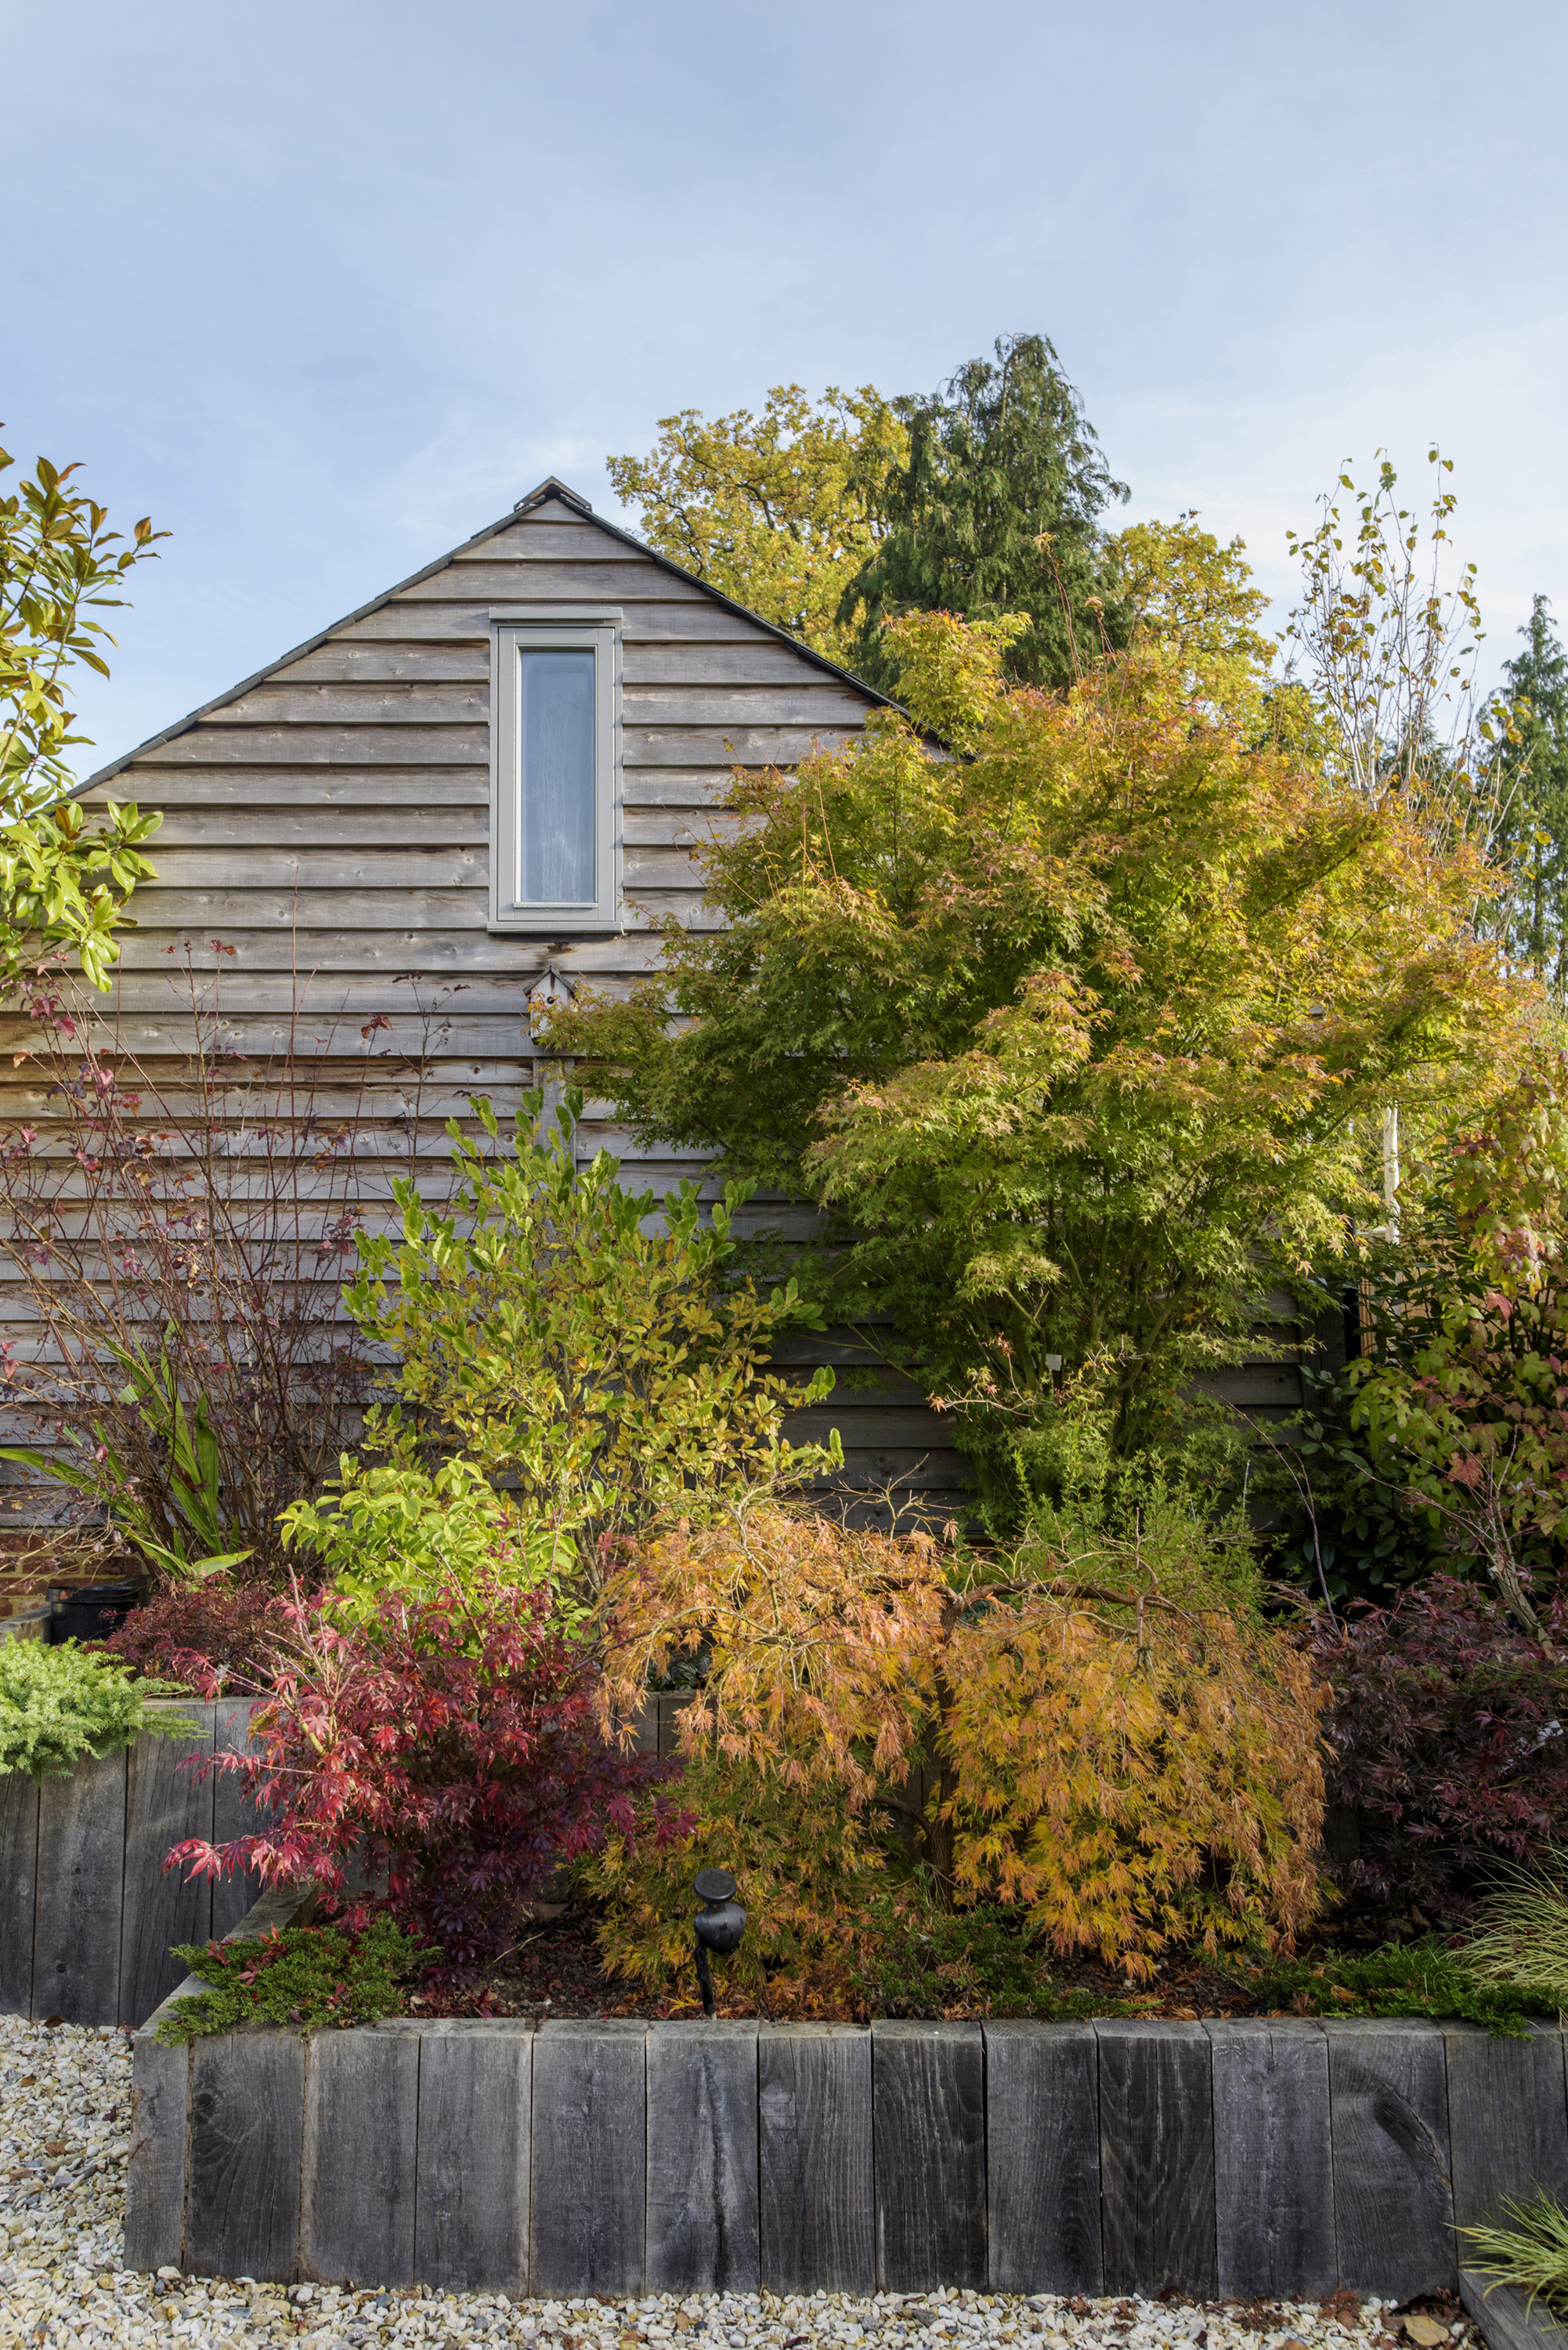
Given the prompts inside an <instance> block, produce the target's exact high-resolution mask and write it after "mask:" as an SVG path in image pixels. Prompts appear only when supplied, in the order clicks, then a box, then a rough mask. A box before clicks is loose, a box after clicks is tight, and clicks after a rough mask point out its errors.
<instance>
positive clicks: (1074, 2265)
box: [985, 2023, 1105, 2293]
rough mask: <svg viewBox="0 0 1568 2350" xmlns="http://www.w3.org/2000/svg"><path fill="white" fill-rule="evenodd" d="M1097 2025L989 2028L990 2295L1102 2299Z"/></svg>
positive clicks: (997, 2025)
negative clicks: (1088, 2295)
mask: <svg viewBox="0 0 1568 2350" xmlns="http://www.w3.org/2000/svg"><path fill="white" fill-rule="evenodd" d="M1097 2070H1098V2058H1097V2052H1096V2040H1095V2027H1094V2025H1093V2024H1092V2023H988V2024H987V2025H986V2026H985V2168H986V2234H987V2240H988V2249H989V2258H990V2283H991V2290H992V2293H1099V2292H1100V2291H1101V2290H1102V2289H1103V2281H1104V2274H1105V2270H1104V2262H1103V2258H1102V2253H1101V2247H1100V2114H1099V2083H1098V2078H1097Z"/></svg>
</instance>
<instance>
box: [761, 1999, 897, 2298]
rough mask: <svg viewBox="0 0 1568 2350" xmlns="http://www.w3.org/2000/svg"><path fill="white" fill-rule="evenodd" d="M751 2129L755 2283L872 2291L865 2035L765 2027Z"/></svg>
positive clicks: (837, 2029) (849, 2027)
mask: <svg viewBox="0 0 1568 2350" xmlns="http://www.w3.org/2000/svg"><path fill="white" fill-rule="evenodd" d="M757 2129H758V2146H757V2174H758V2199H759V2201H760V2203H761V2206H762V2278H763V2285H764V2286H765V2287H766V2288H767V2290H768V2291H769V2292H770V2293H815V2292H816V2291H817V2290H818V2289H820V2290H821V2291H823V2292H825V2293H872V2292H874V2291H875V2289H876V2284H877V2252H876V2204H875V2196H874V2192H873V2185H872V2165H871V2034H870V2033H869V2032H868V2031H867V2029H866V2028H865V2027H864V2026H863V2025H859V2024H852V2023H764V2024H763V2028H762V2031H761V2033H759V2035H758V2040H757Z"/></svg>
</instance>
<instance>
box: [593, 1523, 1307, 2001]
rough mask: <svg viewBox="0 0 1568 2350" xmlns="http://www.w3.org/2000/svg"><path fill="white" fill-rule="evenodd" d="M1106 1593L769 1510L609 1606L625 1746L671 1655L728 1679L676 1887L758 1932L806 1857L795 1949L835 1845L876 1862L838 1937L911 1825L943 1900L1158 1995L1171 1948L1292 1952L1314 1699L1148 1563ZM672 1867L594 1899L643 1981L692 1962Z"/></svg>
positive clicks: (642, 1577) (666, 1564)
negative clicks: (723, 1904)
mask: <svg viewBox="0 0 1568 2350" xmlns="http://www.w3.org/2000/svg"><path fill="white" fill-rule="evenodd" d="M1118 1566H1119V1570H1120V1571H1119V1572H1115V1570H1116V1569H1117V1568H1118ZM1097 1567H1098V1572H1099V1575H1100V1576H1101V1578H1102V1579H1100V1580H1096V1581H1095V1582H1092V1583H1090V1582H1085V1581H1084V1580H1083V1579H1082V1578H1081V1577H1078V1576H1075V1575H1074V1574H1073V1573H1072V1572H1070V1571H1069V1570H1068V1569H1067V1568H1066V1567H1065V1566H1064V1564H1063V1563H1062V1562H1061V1561H1060V1560H1059V1559H1057V1560H1053V1559H1051V1558H1050V1557H1049V1556H1044V1557H1043V1556H1041V1555H1039V1554H1038V1553H1036V1554H1034V1555H1031V1556H1030V1557H1028V1559H1027V1560H1023V1559H1021V1560H1019V1561H1015V1562H1013V1564H1012V1567H1010V1568H1007V1569H1004V1570H1003V1571H1001V1572H999V1573H997V1574H995V1575H990V1576H989V1577H986V1578H982V1577H981V1575H980V1574H979V1573H978V1571H977V1570H976V1569H975V1567H974V1563H973V1562H972V1561H970V1562H965V1561H963V1560H961V1558H959V1557H957V1556H956V1555H952V1554H949V1555H946V1557H944V1555H943V1553H942V1552H941V1551H940V1548H939V1546H938V1545H937V1544H935V1543H934V1542H932V1541H931V1540H929V1538H928V1537H925V1536H920V1535H915V1536H911V1537H909V1538H906V1539H897V1538H894V1537H891V1536H888V1535H884V1534H873V1533H869V1532H850V1531H846V1530H845V1529H844V1528H842V1527H837V1526H834V1525H831V1524H829V1523H826V1522H824V1521H823V1520H821V1519H819V1518H816V1517H814V1516H811V1515H809V1514H807V1513H805V1512H801V1513H791V1512H790V1511H787V1510H784V1509H783V1508H781V1507H779V1506H778V1505H777V1504H776V1503H772V1502H768V1503H759V1504H757V1505H755V1506H752V1507H742V1508H737V1509H735V1510H732V1511H731V1512H730V1513H728V1514H726V1515H724V1516H723V1517H722V1518H719V1519H717V1520H715V1521H712V1522H710V1523H706V1524H702V1525H693V1524H691V1523H685V1522H683V1523H681V1524H680V1526H679V1527H677V1528H674V1529H672V1530H670V1531H669V1532H667V1533H665V1534H661V1535H659V1536H658V1537H657V1538H655V1539H653V1540H650V1541H649V1542H647V1543H645V1544H641V1545H640V1546H639V1547H637V1548H636V1549H635V1550H634V1551H633V1552H632V1553H631V1555H629V1556H628V1559H627V1560H626V1561H625V1562H623V1564H622V1565H620V1566H619V1567H618V1569H617V1570H616V1572H615V1574H614V1575H613V1576H612V1578H611V1580H610V1582H609V1584H608V1586H607V1591H606V1603H607V1615H606V1622H607V1650H608V1657H609V1670H608V1675H607V1683H606V1690H605V1696H604V1700H603V1703H604V1706H605V1711H606V1719H607V1720H608V1718H609V1716H610V1713H611V1711H619V1712H620V1713H621V1714H622V1715H623V1716H626V1715H629V1714H630V1713H631V1712H632V1711H634V1710H635V1706H636V1702H637V1700H638V1697H639V1693H640V1691H641V1690H642V1689H643V1688H644V1687H645V1686H646V1684H647V1680H648V1679H649V1677H654V1678H657V1677H658V1676H659V1675H660V1674H661V1673H663V1672H665V1671H667V1670H668V1669H669V1667H670V1664H671V1663H672V1662H673V1661H674V1660H675V1659H677V1658H678V1657H679V1656H680V1655H682V1654H686V1655H692V1656H700V1657H701V1658H702V1659H705V1660H706V1679H705V1681H704V1685H703V1688H702V1690H701V1694H700V1697H699V1699H698V1700H696V1701H695V1702H693V1703H692V1704H691V1706H690V1707H689V1708H688V1709H687V1710H686V1712H685V1715H684V1717H683V1721H682V1731H681V1735H682V1743H683V1746H684V1749H685V1751H686V1752H687V1754H688V1755H689V1756H690V1757H691V1763H692V1765H694V1766H696V1767H694V1768H693V1769H692V1773H691V1794H692V1798H693V1807H694V1809H695V1812H696V1814H697V1818H698V1830H697V1835H696V1836H695V1837H694V1838H693V1841H692V1843H691V1846H689V1847H688V1850H687V1852H686V1854H685V1855H684V1856H682V1857H683V1860H684V1859H690V1860H691V1861H692V1862H693V1863H695V1862H696V1861H697V1860H698V1857H699V1849H700V1848H701V1859H703V1860H707V1859H712V1860H715V1861H718V1862H720V1863H721V1864H722V1866H728V1867H731V1868H732V1869H733V1870H734V1871H735V1874H736V1875H737V1877H739V1878H740V1879H741V1886H742V1899H743V1900H749V1901H750V1902H751V1903H752V1905H753V1907H760V1906H761V1904H762V1902H763V1900H764V1899H766V1898H778V1892H777V1888H778V1887H780V1885H781V1884H782V1883H783V1882H784V1879H785V1877H787V1876H788V1871H789V1865H790V1853H791V1850H792V1843H793V1850H794V1854H795V1855H796V1856H797V1859H796V1879H795V1881H796V1883H797V1884H798V1886H799V1887H800V1888H801V1891H800V1898H801V1900H802V1902H803V1904H804V1905H805V1906H804V1907H803V1909H802V1913H801V1916H800V1918H798V1919H797V1920H796V1921H795V1923H794V1926H793V1927H792V1929H790V1930H793V1931H794V1932H796V1933H797V1934H799V1935H804V1937H805V1939H804V1941H803V1945H802V1946H803V1947H807V1946H809V1945H810V1940H811V1935H812V1933H813V1932H815V1931H816V1930H817V1929H815V1927H812V1926H809V1925H808V1924H807V1922H806V1918H807V1912H808V1910H809V1913H810V1915H811V1916H812V1917H815V1916H816V1914H817V1912H816V1910H815V1907H813V1906H812V1905H814V1904H815V1898H816V1897H815V1891H814V1889H813V1888H814V1887H815V1884H816V1883H819V1882H823V1881H825V1878H824V1876H823V1872H824V1871H825V1870H826V1871H828V1873H829V1875H830V1874H831V1866H832V1864H831V1860H830V1858H829V1856H830V1855H831V1854H832V1852H833V1849H834V1846H833V1837H834V1836H835V1835H837V1836H840V1837H843V1836H850V1835H852V1836H853V1839H854V1848H855V1852H856V1854H857V1855H859V1854H860V1853H864V1854H865V1855H866V1856H867V1857H866V1861H865V1862H864V1863H862V1862H861V1861H860V1860H859V1859H858V1858H857V1861H856V1865H855V1866H853V1867H852V1868H846V1869H845V1870H843V1872H842V1874H841V1877H840V1881H839V1885H838V1888H837V1892H836V1897H835V1898H834V1901H833V1909H834V1913H835V1916H836V1929H835V1930H836V1931H837V1932H838V1933H840V1934H842V1933H843V1931H844V1929H845V1927H846V1921H848V1920H849V1919H850V1918H851V1916H852V1913H853V1912H854V1910H855V1909H856V1908H857V1906H858V1907H859V1908H861V1909H863V1908H864V1904H865V1901H866V1900H867V1899H868V1898H870V1896H871V1895H872V1894H873V1893H874V1892H875V1891H876V1890H877V1884H878V1881H879V1880H878V1872H877V1869H876V1867H875V1866H874V1865H871V1848H872V1841H873V1838H874V1836H875V1835H876V1834H877V1832H878V1831H879V1830H881V1829H885V1827H886V1824H887V1823H888V1820H889V1819H890V1818H892V1817H894V1816H896V1815H898V1814H899V1813H900V1812H901V1811H902V1812H904V1814H905V1816H906V1817H907V1818H908V1819H909V1827H910V1829H911V1831H912V1834H913V1836H914V1841H915V1849H916V1853H917V1856H918V1859H919V1863H920V1864H921V1866H922V1868H923V1871H924V1874H925V1880H926V1883H927V1885H928V1887H929V1888H930V1889H931V1890H932V1891H933V1892H934V1893H935V1894H936V1895H937V1897H938V1898H942V1899H945V1900H948V1901H951V1902H955V1903H958V1904H965V1903H969V1902H978V1901H985V1900H996V1899H1001V1900H1002V1901H1005V1902H1008V1903H1011V1904H1013V1905H1015V1906H1016V1907H1017V1908H1019V1909H1020V1910H1021V1911H1022V1912H1023V1915H1024V1917H1025V1918H1026V1919H1027V1922H1028V1925H1029V1927H1030V1929H1031V1930H1032V1931H1033V1932H1034V1933H1036V1934H1039V1935H1041V1936H1043V1937H1044V1938H1045V1939H1046V1940H1047V1942H1048V1943H1049V1945H1050V1947H1051V1948H1052V1949H1053V1950H1054V1951H1055V1952H1056V1953H1057V1954H1058V1955H1059V1956H1061V1957H1064V1958H1066V1957H1071V1956H1073V1955H1075V1954H1084V1953H1088V1952H1094V1953H1096V1954H1097V1955H1098V1956H1099V1957H1100V1958H1101V1959H1103V1960H1106V1961H1107V1962H1110V1963H1115V1964H1118V1965H1120V1966H1122V1967H1123V1968H1125V1969H1126V1970H1127V1972H1128V1974H1129V1975H1133V1976H1147V1974H1148V1973H1149V1972H1150V1971H1151V1970H1152V1965H1153V1961H1154V1959H1155V1957H1156V1956H1157V1954H1158V1952H1159V1950H1162V1949H1163V1948H1164V1947H1165V1946H1166V1945H1167V1944H1168V1942H1169V1941H1171V1940H1172V1939H1194V1940H1196V1941H1198V1942H1199V1943H1200V1944H1201V1945H1202V1946H1203V1947H1204V1948H1205V1949H1208V1950H1216V1949H1218V1948H1219V1947H1220V1945H1221V1944H1224V1943H1231V1944H1236V1943H1243V1942H1248V1941H1251V1942H1254V1943H1256V1944H1259V1945H1261V1946H1263V1947H1266V1948H1269V1949H1275V1950H1288V1949H1290V1948H1291V1947H1292V1945H1293V1940H1294V1938H1295V1936H1296V1934H1297V1933H1298V1931H1299V1930H1300V1929H1301V1928H1302V1926H1303V1924H1305V1922H1306V1921H1307V1920H1308V1919H1309V1918H1310V1917H1311V1916H1312V1914H1313V1910H1314V1905H1315V1901H1316V1898H1317V1878H1316V1875H1315V1870H1314V1861H1313V1853H1314V1847H1315V1846H1316V1844H1317V1841H1318V1837H1319V1834H1320V1831H1321V1826H1322V1819H1323V1773H1322V1767H1321V1763H1320V1760H1319V1741H1318V1726H1317V1725H1318V1715H1319V1711H1320V1710H1321V1707H1322V1704H1323V1702H1324V1691H1323V1688H1322V1685H1321V1684H1319V1683H1318V1682H1317V1680H1316V1679H1315V1678H1314V1673H1313V1670H1312V1668H1311V1665H1310V1663H1309V1661H1308V1659H1306V1657H1305V1656H1304V1654H1303V1651H1302V1649H1301V1648H1300V1647H1299V1646H1298V1645H1297V1643H1296V1642H1295V1641H1294V1640H1293V1639H1292V1638H1290V1637H1289V1636H1288V1635H1286V1634H1283V1633H1282V1632H1279V1631H1276V1630H1274V1629H1272V1628H1271V1627H1267V1626H1266V1625H1264V1624H1262V1622H1260V1621H1258V1620H1257V1619H1255V1618H1254V1617H1251V1615H1250V1614H1249V1613H1248V1612H1247V1611H1245V1610H1244V1609H1241V1608H1238V1607H1236V1605H1235V1603H1234V1600H1233V1599H1232V1598H1231V1596H1230V1595H1226V1596H1224V1597H1220V1596H1214V1595H1212V1594H1209V1595H1206V1594H1205V1592H1204V1590H1203V1588H1202V1586H1201V1585H1198V1586H1195V1587H1194V1588H1192V1589H1191V1590H1189V1591H1185V1592H1184V1593H1183V1595H1182V1596H1181V1598H1180V1599H1179V1600H1174V1599H1171V1598H1169V1597H1168V1596H1166V1595H1165V1594H1164V1592H1163V1591H1162V1590H1161V1589H1160V1588H1159V1587H1158V1586H1157V1585H1156V1583H1155V1581H1154V1578H1153V1577H1152V1576H1151V1575H1147V1572H1145V1574H1144V1575H1143V1579H1142V1580H1141V1581H1140V1580H1139V1569H1138V1563H1137V1554H1136V1550H1135V1551H1134V1554H1133V1555H1132V1556H1131V1557H1129V1558H1126V1559H1122V1560H1120V1561H1118V1560H1117V1559H1116V1557H1115V1556H1114V1555H1112V1554H1111V1553H1110V1552H1109V1551H1108V1550H1103V1551H1102V1552H1101V1554H1100V1556H1099V1559H1098V1561H1097ZM1113 1574H1114V1579H1113ZM758 1785H760V1787H761V1788H763V1789H765V1790H768V1791H770V1792H769V1794H767V1796H766V1798H765V1800H764V1798H763V1796H761V1795H754V1794H752V1793H750V1792H749V1790H750V1789H751V1788H752V1787H753V1786H758ZM742 1786H744V1787H745V1788H746V1789H747V1790H748V1792H747V1793H745V1794H743V1795H742V1794H739V1793H738V1790H739V1789H740V1788H742ZM911 1798H912V1800H911ZM910 1814H913V1815H912V1816H910ZM764 1822H765V1828H764ZM742 1832H743V1833H742ZM725 1834H727V1835H730V1836H731V1838H732V1842H731V1844H730V1846H729V1848H728V1849H727V1850H726V1851H723V1852H721V1851H720V1850H718V1849H717V1848H716V1846H717V1840H718V1839H719V1838H720V1836H721V1835H725ZM747 1836H750V1837H752V1838H753V1839H754V1842H755V1848H756V1852H757V1862H758V1882H757V1884H756V1886H755V1887H753V1885H752V1883H751V1882H750V1881H749V1879H748V1874H747V1871H748V1867H749V1866H750V1852H749V1847H748V1846H747V1845H746V1843H745V1837H747ZM847 1849H848V1848H847V1847H846V1851H847ZM673 1866H674V1862H673V1859H672V1858H671V1859H670V1860H666V1859H665V1858H663V1857H660V1858H659V1860H657V1861H650V1860H639V1861H636V1862H631V1861H624V1862H622V1863H621V1864H620V1868H619V1874H618V1877H616V1878H615V1879H614V1880H613V1881H612V1880H611V1879H609V1878H607V1877H606V1878H602V1879H601V1880H600V1887H599V1889H601V1890H602V1891H603V1892H604V1893H605V1894H606V1895H607V1898H608V1899H609V1902H610V1911H609V1922H608V1925H607V1950H608V1951H609V1953H610V1954H611V1955H612V1956H613V1958H614V1960H615V1961H616V1963H617V1964H618V1966H619V1967H620V1968H621V1969H622V1970H624V1971H628V1972H636V1973H639V1974H640V1975H641V1976H642V1977H643V1979H644V1980H655V1979H657V1978H659V1975H660V1974H661V1972H662V1971H663V1970H664V1969H665V1968H666V1967H668V1965H669V1964H670V1952H671V1951H672V1950H674V1948H675V1944H674V1942H673V1940H672V1939H671V1936H672V1935H673V1932H674V1925H675V1911H674V1908H673V1902H674V1880H673V1877H669V1876H668V1872H669V1871H670V1870H671V1869H673ZM650 1869H651V1870H653V1871H654V1872H655V1875H654V1876H653V1877H649V1876H648V1875H646V1874H645V1872H646V1871H648V1870H650ZM684 1882H685V1883H686V1884H688V1885H689V1883H690V1879H689V1877H687V1878H685V1879H684ZM764 1887H768V1888H772V1890H771V1892H765V1891H764ZM686 1898H688V1899H689V1898H690V1896H689V1895H688V1896H687V1897H686ZM778 1955H781V1956H782V1955H783V1952H782V1950H781V1951H780V1952H779V1953H778Z"/></svg>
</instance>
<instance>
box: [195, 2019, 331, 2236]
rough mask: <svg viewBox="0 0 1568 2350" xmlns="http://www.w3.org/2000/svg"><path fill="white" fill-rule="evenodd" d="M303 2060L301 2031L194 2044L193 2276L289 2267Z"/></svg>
mask: <svg viewBox="0 0 1568 2350" xmlns="http://www.w3.org/2000/svg"><path fill="white" fill-rule="evenodd" d="M168 2053H169V2054H175V2053H176V2052H174V2051H172V2050H171V2051H169V2052H168ZM190 2057H191V2091H190V2097H191V2121H190V2130H191V2136H190V2162H191V2189H190V2195H189V2199H188V2202H187V2207H186V2219H185V2251H184V2261H185V2264H186V2265H187V2266H189V2267H190V2268H192V2269H195V2270H198V2271H202V2272H207V2273H212V2272H213V2271H215V2270H217V2269H219V2268H220V2267H222V2266H223V2263H224V2262H227V2263H229V2268H228V2273H230V2274H237V2275H240V2276H255V2277H261V2276H275V2275H276V2274H277V2273H278V2272H279V2270H280V2269H281V2268H284V2267H292V2265H293V2263H294V2261H295V2257H296V2249H297V2246H298V2243H299V2221H300V2154H301V2147H302V2145H303V2142H304V2132H305V2067H306V2043H305V2041H304V2039H303V2038H302V2037H301V2035H300V2034H299V2033H297V2032H280V2031H266V2030H260V2031H252V2032H225V2033H215V2034H214V2035H213V2037H212V2038H211V2039H207V2040H198V2041H196V2042H194V2043H192V2047H191V2051H190Z"/></svg>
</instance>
